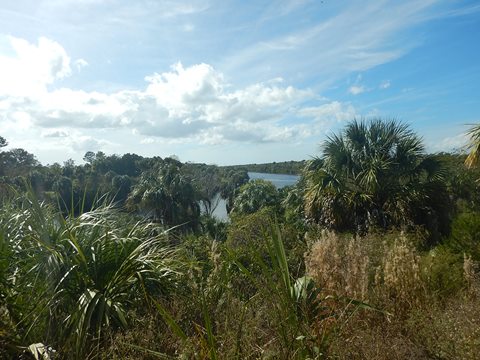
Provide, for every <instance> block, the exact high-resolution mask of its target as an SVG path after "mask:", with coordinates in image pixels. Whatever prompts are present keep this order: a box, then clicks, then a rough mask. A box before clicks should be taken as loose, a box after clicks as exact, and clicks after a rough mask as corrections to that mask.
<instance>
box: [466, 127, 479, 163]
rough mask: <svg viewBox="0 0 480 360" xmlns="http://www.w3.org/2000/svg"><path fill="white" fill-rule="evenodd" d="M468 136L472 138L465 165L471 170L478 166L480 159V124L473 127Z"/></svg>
mask: <svg viewBox="0 0 480 360" xmlns="http://www.w3.org/2000/svg"><path fill="white" fill-rule="evenodd" d="M467 135H468V136H469V137H470V143H469V145H468V147H469V149H470V153H469V154H468V156H467V158H466V159H465V165H466V166H467V167H468V168H469V169H471V168H472V167H474V166H476V165H477V164H478V160H479V157H480V124H477V125H472V127H471V128H470V130H468V132H467Z"/></svg>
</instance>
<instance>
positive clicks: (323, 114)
mask: <svg viewBox="0 0 480 360" xmlns="http://www.w3.org/2000/svg"><path fill="white" fill-rule="evenodd" d="M298 113H299V115H300V116H304V117H308V118H313V119H314V120H315V121H317V122H319V123H332V122H343V121H349V120H352V119H354V118H355V117H356V116H357V115H358V114H357V112H356V110H355V108H354V107H353V106H352V105H349V104H342V103H341V102H339V101H332V102H330V103H328V104H323V105H320V106H314V107H305V108H303V109H301V110H299V112H298Z"/></svg>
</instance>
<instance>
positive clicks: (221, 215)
mask: <svg viewBox="0 0 480 360" xmlns="http://www.w3.org/2000/svg"><path fill="white" fill-rule="evenodd" d="M248 176H249V178H250V181H251V180H255V179H263V180H266V181H270V182H271V183H272V184H273V185H275V187H276V188H277V189H280V188H283V187H284V186H289V185H294V184H295V183H296V182H297V181H298V180H299V179H300V177H299V176H298V175H284V174H268V173H257V172H249V173H248ZM217 200H218V206H217V208H216V209H215V211H214V212H213V216H215V217H216V218H217V219H219V220H228V214H227V203H226V202H225V200H224V199H221V198H220V199H217Z"/></svg>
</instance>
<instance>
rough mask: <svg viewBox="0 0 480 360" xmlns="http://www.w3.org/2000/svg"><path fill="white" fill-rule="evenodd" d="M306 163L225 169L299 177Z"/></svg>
mask: <svg viewBox="0 0 480 360" xmlns="http://www.w3.org/2000/svg"><path fill="white" fill-rule="evenodd" d="M306 163H307V161H305V160H302V161H293V160H292V161H282V162H273V163H266V164H246V165H233V166H225V168H226V169H236V170H246V171H251V172H259V173H269V174H289V175H299V174H301V172H302V171H303V168H304V167H305V165H306Z"/></svg>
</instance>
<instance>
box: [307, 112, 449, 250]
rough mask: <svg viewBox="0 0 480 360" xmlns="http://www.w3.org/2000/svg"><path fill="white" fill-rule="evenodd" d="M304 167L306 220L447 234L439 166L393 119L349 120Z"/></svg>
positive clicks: (445, 199)
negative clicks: (421, 228) (416, 227)
mask: <svg viewBox="0 0 480 360" xmlns="http://www.w3.org/2000/svg"><path fill="white" fill-rule="evenodd" d="M322 149H323V156H322V158H321V159H315V160H313V161H311V162H310V163H309V164H308V165H307V167H306V170H305V172H306V177H307V190H306V193H305V206H306V208H305V209H306V214H307V216H308V217H309V218H310V219H312V220H314V221H316V222H319V223H321V224H323V225H325V226H327V227H329V228H332V229H337V230H350V231H357V232H360V233H361V232H365V231H366V230H368V229H369V228H371V227H381V228H388V227H391V226H402V225H413V224H422V225H425V226H426V227H427V228H428V230H429V231H430V232H431V234H432V237H434V240H436V241H438V239H439V237H438V233H441V234H445V233H447V232H448V223H449V216H450V215H449V211H450V206H449V197H448V193H447V191H446V187H445V184H444V181H443V179H442V175H443V172H442V167H441V164H440V163H439V162H438V161H436V160H435V159H434V158H432V157H431V156H427V155H426V154H425V152H424V147H423V145H422V143H421V140H420V138H419V137H418V136H416V135H415V134H414V133H413V132H412V131H411V130H409V129H408V127H407V126H406V125H404V124H402V123H399V122H396V121H394V120H389V121H383V120H380V119H375V120H371V121H369V122H365V121H357V120H354V121H352V122H350V123H349V124H348V125H347V126H346V127H345V129H344V130H343V132H342V133H341V134H339V135H332V136H330V137H329V138H328V140H327V141H326V142H325V143H324V144H323V146H322Z"/></svg>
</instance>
